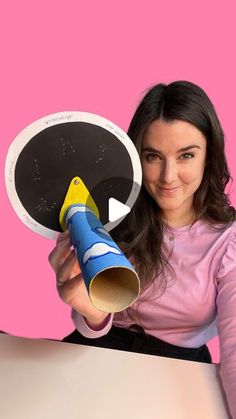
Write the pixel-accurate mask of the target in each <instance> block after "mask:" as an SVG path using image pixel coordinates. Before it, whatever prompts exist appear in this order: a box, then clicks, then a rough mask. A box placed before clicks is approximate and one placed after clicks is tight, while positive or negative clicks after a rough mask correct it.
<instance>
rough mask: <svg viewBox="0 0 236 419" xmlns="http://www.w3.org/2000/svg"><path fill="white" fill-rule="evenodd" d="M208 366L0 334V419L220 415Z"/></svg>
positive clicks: (211, 418)
mask: <svg viewBox="0 0 236 419" xmlns="http://www.w3.org/2000/svg"><path fill="white" fill-rule="evenodd" d="M217 375H218V368H217V366H216V365H210V364H202V363H198V362H190V361H182V360H176V359H170V358H162V357H157V356H152V355H142V354H134V353H128V352H123V351H116V350H111V349H103V348H94V347H89V346H82V345H73V344H69V343H61V342H53V341H46V340H34V339H25V338H18V337H14V336H9V335H2V334H0V416H1V418H4V419H54V418H55V419H159V418H160V419H190V418H191V419H200V418H201V419H228V418H229V416H228V415H227V413H226V408H225V402H224V396H223V393H222V391H221V389H220V385H219V383H218V380H217Z"/></svg>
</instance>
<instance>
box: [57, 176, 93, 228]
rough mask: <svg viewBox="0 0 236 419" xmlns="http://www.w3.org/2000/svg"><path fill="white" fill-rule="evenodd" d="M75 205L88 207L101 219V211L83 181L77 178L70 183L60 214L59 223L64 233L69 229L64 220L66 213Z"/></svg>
mask: <svg viewBox="0 0 236 419" xmlns="http://www.w3.org/2000/svg"><path fill="white" fill-rule="evenodd" d="M74 204H83V205H87V206H88V207H89V208H90V209H91V210H92V211H93V213H94V214H95V215H96V216H97V218H98V219H99V211H98V208H97V205H96V204H95V202H94V200H93V198H92V196H91V195H90V193H89V191H88V189H87V188H86V186H85V184H84V182H83V181H82V179H81V178H80V177H78V176H76V177H74V178H73V179H72V180H71V182H70V185H69V188H68V190H67V193H66V197H65V200H64V202H63V205H62V207H61V211H60V214H59V221H60V225H61V228H62V230H63V231H65V230H66V228H67V227H66V223H65V220H64V216H65V212H66V211H67V209H68V208H69V207H70V206H71V205H74Z"/></svg>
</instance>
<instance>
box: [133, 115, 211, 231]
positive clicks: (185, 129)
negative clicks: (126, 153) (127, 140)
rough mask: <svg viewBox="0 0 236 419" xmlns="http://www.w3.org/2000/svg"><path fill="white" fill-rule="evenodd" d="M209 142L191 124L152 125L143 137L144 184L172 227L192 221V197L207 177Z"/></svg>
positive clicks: (172, 122)
mask: <svg viewBox="0 0 236 419" xmlns="http://www.w3.org/2000/svg"><path fill="white" fill-rule="evenodd" d="M205 161H206V139H205V137H204V135H203V134H202V133H201V132H200V131H199V130H198V129H197V128H196V127H195V126H194V125H192V124H190V123H188V122H184V121H178V120H174V121H171V122H165V121H163V120H162V119H158V120H156V121H154V122H152V123H151V124H150V125H149V127H148V129H147V131H146V133H145V135H144V138H143V142H142V153H141V162H142V169H143V184H144V186H145V188H146V190H147V191H148V192H149V194H150V195H151V196H152V197H153V198H154V200H155V201H156V202H157V204H158V205H159V207H160V208H161V210H162V216H163V219H164V220H166V221H168V222H170V224H171V225H178V223H180V224H181V223H182V222H189V221H190V220H191V221H192V218H193V197H194V193H195V192H196V190H197V189H198V187H199V185H200V183H201V181H202V177H203V174H204V168H205Z"/></svg>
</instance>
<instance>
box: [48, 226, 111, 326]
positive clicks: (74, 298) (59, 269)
mask: <svg viewBox="0 0 236 419" xmlns="http://www.w3.org/2000/svg"><path fill="white" fill-rule="evenodd" d="M48 259H49V263H50V265H51V266H52V268H53V270H54V271H55V273H56V279H57V291H58V294H59V296H60V298H61V299H62V301H64V303H66V304H69V305H70V306H71V307H72V308H73V309H75V310H76V311H77V312H78V313H80V314H82V315H83V316H84V317H85V318H86V320H87V323H88V325H89V326H91V327H97V326H99V324H102V323H103V321H104V320H105V318H106V317H107V315H108V313H104V312H102V311H100V310H98V309H97V308H95V307H94V306H93V305H92V303H91V301H90V299H89V296H88V292H87V289H86V286H85V283H84V280H83V277H82V273H81V270H80V266H79V263H78V260H77V257H76V254H75V251H74V249H71V242H70V236H69V232H68V231H66V232H65V233H61V234H59V236H58V239H57V243H56V246H55V248H54V249H53V250H52V252H51V253H50V255H49V257H48Z"/></svg>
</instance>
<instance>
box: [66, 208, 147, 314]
mask: <svg viewBox="0 0 236 419" xmlns="http://www.w3.org/2000/svg"><path fill="white" fill-rule="evenodd" d="M65 219H66V224H67V228H68V229H69V231H70V237H71V242H72V244H73V247H74V248H75V251H76V254H77V258H78V261H79V264H80V268H81V272H82V275H83V278H84V281H85V284H86V287H87V290H88V292H89V295H90V297H91V292H92V288H91V286H92V283H93V281H94V279H95V278H98V277H99V275H102V277H103V278H104V275H105V274H107V273H108V272H107V271H106V270H109V269H113V272H114V274H115V273H116V274H117V269H116V270H115V271H114V268H119V269H122V271H121V272H122V278H123V279H121V282H122V283H123V284H125V285H126V286H127V292H126V289H125V288H126V286H125V287H124V286H123V291H122V292H123V294H122V292H121V288H120V286H119V280H118V279H117V281H115V280H113V281H110V282H109V288H110V287H111V286H113V287H114V293H115V292H116V295H112V290H111V289H110V290H109V291H108V290H103V291H102V293H103V294H104V295H103V296H102V300H103V303H102V307H101V305H100V304H99V307H98V308H100V309H104V311H106V310H105V309H106V301H105V300H106V299H107V298H108V299H112V298H113V299H114V300H116V303H115V306H114V307H113V309H114V311H121V310H122V309H124V308H126V307H127V306H129V305H130V304H132V302H134V300H135V299H136V298H137V296H138V294H139V279H138V276H137V274H136V272H135V270H134V268H133V266H132V265H131V264H130V262H129V261H128V260H127V258H126V257H125V255H124V254H123V252H122V251H121V250H120V248H119V247H118V246H117V244H116V243H115V242H114V241H113V239H112V238H111V236H110V235H109V233H108V232H107V231H106V230H105V229H104V226H103V224H102V223H101V222H100V220H99V219H98V218H97V217H96V216H95V214H94V213H93V211H92V210H91V209H90V208H89V207H88V206H86V205H83V204H75V205H71V206H70V207H69V208H68V209H67V211H66V213H65ZM110 274H111V273H110ZM125 276H126V278H127V280H126V281H125ZM118 277H119V278H121V275H120V274H119V275H118V276H117V278H118ZM101 284H102V282H101ZM117 291H118V294H117ZM125 294H127V297H125ZM118 295H120V301H117V296H118ZM127 298H128V300H127ZM92 302H94V301H93V299H92ZM103 306H104V307H103ZM108 306H109V309H110V310H109V312H111V311H112V303H111V301H109V304H108ZM108 306H107V308H108ZM117 308H118V310H117Z"/></svg>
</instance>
